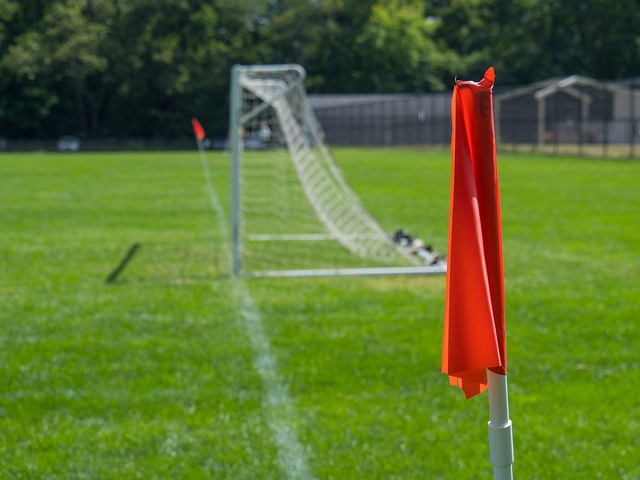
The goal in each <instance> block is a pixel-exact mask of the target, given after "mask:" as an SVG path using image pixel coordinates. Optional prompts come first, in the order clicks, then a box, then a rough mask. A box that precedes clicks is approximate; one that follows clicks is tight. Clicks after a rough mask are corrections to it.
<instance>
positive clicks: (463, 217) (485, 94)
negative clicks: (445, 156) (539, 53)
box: [442, 67, 507, 398]
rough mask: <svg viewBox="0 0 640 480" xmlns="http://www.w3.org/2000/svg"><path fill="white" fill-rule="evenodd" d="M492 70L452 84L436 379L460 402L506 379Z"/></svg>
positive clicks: (493, 78)
mask: <svg viewBox="0 0 640 480" xmlns="http://www.w3.org/2000/svg"><path fill="white" fill-rule="evenodd" d="M494 80H495V75H494V71H493V67H491V68H489V69H488V70H487V71H486V73H485V74H484V78H483V79H482V80H480V81H479V82H471V81H456V85H455V87H454V90H453V99H452V105H451V110H452V111H451V113H452V124H453V125H452V126H453V133H452V138H451V152H452V160H453V167H452V179H451V207H450V216H449V253H448V258H447V293H446V301H445V318H444V341H443V345H442V372H443V373H446V374H448V375H449V380H450V382H451V384H452V385H457V386H458V387H460V388H461V389H462V390H463V391H464V393H465V395H466V397H467V398H470V397H473V396H474V395H477V394H478V393H480V392H482V391H484V390H485V389H486V388H487V371H486V369H487V368H488V369H490V370H491V371H493V372H495V373H497V374H500V375H506V374H507V353H506V336H505V327H504V274H503V264H502V233H501V225H500V194H499V190H498V170H497V164H496V146H495V132H494V126H493V105H492V95H493V94H492V90H493V84H494Z"/></svg>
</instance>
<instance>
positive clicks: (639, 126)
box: [310, 75, 640, 158]
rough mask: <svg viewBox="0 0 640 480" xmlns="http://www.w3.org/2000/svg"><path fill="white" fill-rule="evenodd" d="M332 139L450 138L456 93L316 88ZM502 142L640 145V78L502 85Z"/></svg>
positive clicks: (372, 142)
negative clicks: (322, 91) (365, 92)
mask: <svg viewBox="0 0 640 480" xmlns="http://www.w3.org/2000/svg"><path fill="white" fill-rule="evenodd" d="M310 100H311V104H312V105H313V107H314V109H315V111H316V114H317V116H318V119H319V120H320V123H321V124H322V126H323V128H324V130H325V133H326V135H327V143H328V144H329V145H336V146H381V147H397V146H448V145H449V142H450V138H451V95H450V94H449V93H438V94H424V95H311V96H310ZM494 114H495V125H496V139H497V142H498V148H500V149H502V150H508V151H531V152H540V153H552V154H572V155H580V156H603V157H631V158H636V157H637V156H638V155H639V154H640V153H639V150H640V148H638V147H637V146H638V145H639V144H640V81H638V82H631V81H630V82H626V83H617V84H613V83H606V82H598V81H595V80H593V79H590V78H586V77H581V76H577V75H572V76H570V77H566V78H562V79H550V80H546V81H543V82H538V83H535V84H531V85H527V86H520V87H503V88H496V89H495V91H494Z"/></svg>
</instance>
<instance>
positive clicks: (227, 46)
mask: <svg viewBox="0 0 640 480" xmlns="http://www.w3.org/2000/svg"><path fill="white" fill-rule="evenodd" d="M639 23H640V5H639V4H638V3H637V2H636V1H634V0H619V1H617V2H610V1H608V0H566V1H563V2H558V1H555V0H512V1H510V2H504V1H499V0H361V1H357V2H356V1H349V0H224V1H223V0H127V1H124V0H48V1H45V0H3V1H2V2H0V92H1V95H0V136H5V137H12V138H55V137H56V136H58V135H61V134H65V133H75V134H77V135H79V136H81V137H85V138H91V137H93V138H100V137H101V138H106V137H112V136H117V137H130V136H141V137H154V136H155V137H175V136H184V135H188V134H189V130H188V129H189V122H188V119H189V118H190V117H191V116H193V115H197V116H199V117H200V118H201V120H202V121H203V123H204V124H205V125H207V127H208V130H210V131H212V132H215V134H224V132H225V130H226V121H227V120H226V118H227V109H228V100H227V98H228V93H227V92H228V81H229V80H228V79H229V70H230V67H231V65H233V64H234V63H244V64H254V63H285V62H298V63H301V64H303V65H304V66H305V67H306V69H307V71H308V75H309V77H308V82H307V85H308V88H309V90H310V91H312V92H319V93H320V92H335V93H353V92H362V93H375V92H384V93H387V92H429V91H440V90H443V89H444V88H446V86H447V85H450V84H451V81H452V78H453V77H454V76H456V75H458V76H460V77H465V78H477V77H479V76H481V75H482V73H483V72H484V69H486V67H487V66H489V65H493V66H495V67H496V71H497V72H498V76H499V78H500V83H501V84H522V83H529V82H532V81H536V80H541V79H544V78H548V77H552V76H559V75H569V74H573V73H580V74H583V75H588V76H593V77H595V78H600V79H618V78H628V77H632V76H637V75H639V74H640V62H638V60H639V58H640V33H639V31H638V29H637V27H636V25H638V24H639Z"/></svg>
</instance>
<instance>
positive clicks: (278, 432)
mask: <svg viewBox="0 0 640 480" xmlns="http://www.w3.org/2000/svg"><path fill="white" fill-rule="evenodd" d="M200 160H201V163H202V169H203V171H204V177H205V183H206V184H207V193H208V195H209V200H210V201H211V206H212V207H213V210H214V211H215V213H216V217H218V228H219V229H220V231H221V233H222V234H223V237H224V238H228V231H227V222H226V216H225V214H224V211H223V210H222V206H221V204H220V200H219V199H218V195H217V194H216V191H215V189H214V188H213V183H212V182H211V175H210V173H209V163H208V162H207V160H206V158H205V156H204V153H203V152H202V150H201V151H200ZM223 245H224V247H225V248H229V247H228V243H227V241H225V242H224V243H223ZM232 293H233V296H234V297H235V298H236V299H237V301H238V302H237V303H238V304H239V305H240V308H239V313H240V316H241V317H242V321H243V325H242V326H243V327H244V330H245V333H246V335H247V337H249V341H250V342H251V347H252V348H253V354H254V357H255V361H254V367H255V369H256V371H257V372H258V375H260V379H261V380H262V386H263V388H264V391H265V398H264V400H263V408H264V409H265V410H266V415H265V416H266V421H267V423H268V425H269V429H270V430H271V433H272V434H273V437H274V439H275V442H276V447H277V463H278V467H279V468H280V471H281V472H282V473H283V475H284V476H285V478H288V479H291V480H312V479H313V476H312V475H311V472H310V470H309V464H308V461H307V455H306V453H305V450H304V447H303V446H302V443H300V440H299V439H298V434H297V432H296V430H295V428H293V426H292V425H293V422H292V420H293V419H294V418H296V417H297V415H296V411H295V408H294V407H293V405H292V401H291V398H290V397H289V391H288V389H287V386H286V384H285V383H284V381H283V379H282V377H281V375H280V373H279V371H278V363H277V362H276V358H275V357H274V356H273V353H271V342H270V341H269V337H268V335H267V333H266V332H265V330H264V321H263V319H262V315H260V311H259V310H258V308H257V307H256V306H255V303H254V301H253V298H252V297H251V293H250V292H249V289H248V288H247V286H246V285H245V283H244V281H242V280H241V279H234V280H232Z"/></svg>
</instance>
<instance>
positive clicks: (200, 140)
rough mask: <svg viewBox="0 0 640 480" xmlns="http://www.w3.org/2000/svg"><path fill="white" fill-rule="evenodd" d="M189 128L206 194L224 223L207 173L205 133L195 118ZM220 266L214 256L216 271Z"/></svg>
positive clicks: (217, 258)
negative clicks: (194, 142)
mask: <svg viewBox="0 0 640 480" xmlns="http://www.w3.org/2000/svg"><path fill="white" fill-rule="evenodd" d="M191 126H192V127H193V136H194V137H195V138H196V144H197V145H198V153H199V154H200V165H201V166H202V173H203V174H204V181H205V184H206V186H207V192H208V194H209V200H210V201H211V206H212V207H213V210H214V211H215V212H216V214H218V221H220V222H224V221H223V220H222V215H221V212H222V206H221V205H220V202H219V200H218V195H217V194H216V192H215V189H214V188H213V182H212V181H211V172H210V171H209V162H208V161H207V153H206V152H205V146H204V138H205V136H206V133H205V131H204V128H203V127H202V125H201V124H200V122H199V121H198V119H197V118H195V117H194V118H192V119H191ZM223 224H224V223H223ZM221 231H224V229H222V230H221ZM219 251H220V249H216V252H219ZM220 264H221V261H220V257H219V254H218V255H216V266H217V268H218V270H220Z"/></svg>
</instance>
